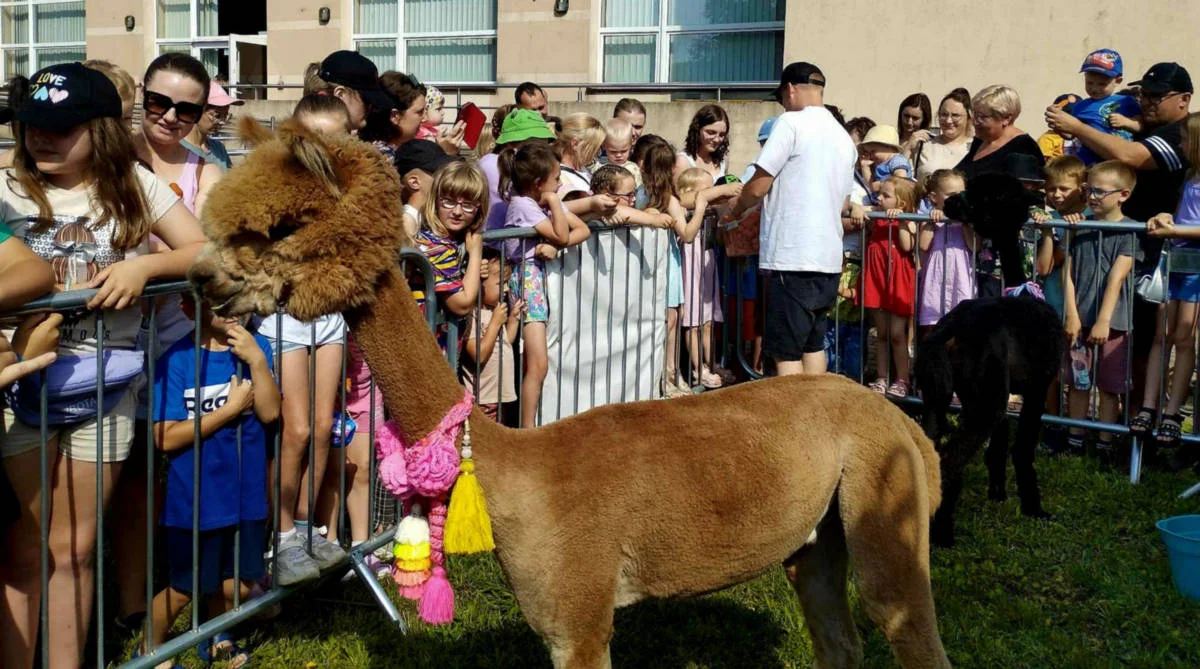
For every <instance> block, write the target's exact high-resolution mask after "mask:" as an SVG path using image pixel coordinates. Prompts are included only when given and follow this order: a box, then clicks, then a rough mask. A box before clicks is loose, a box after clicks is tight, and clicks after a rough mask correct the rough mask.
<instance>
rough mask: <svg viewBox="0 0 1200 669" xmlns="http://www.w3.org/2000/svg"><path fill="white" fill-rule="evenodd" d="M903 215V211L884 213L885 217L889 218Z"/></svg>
mask: <svg viewBox="0 0 1200 669" xmlns="http://www.w3.org/2000/svg"><path fill="white" fill-rule="evenodd" d="M903 213H904V210H903V209H888V210H887V211H885V212H883V214H884V216H887V217H888V218H896V217H898V216H899V215H900V214H903Z"/></svg>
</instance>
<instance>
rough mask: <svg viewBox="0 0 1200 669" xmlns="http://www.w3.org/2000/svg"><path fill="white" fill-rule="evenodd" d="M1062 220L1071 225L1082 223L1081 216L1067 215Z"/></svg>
mask: <svg viewBox="0 0 1200 669" xmlns="http://www.w3.org/2000/svg"><path fill="white" fill-rule="evenodd" d="M1063 220H1064V221H1066V222H1067V223H1070V224H1071V225H1075V224H1076V223H1081V222H1083V214H1067V215H1066V216H1063Z"/></svg>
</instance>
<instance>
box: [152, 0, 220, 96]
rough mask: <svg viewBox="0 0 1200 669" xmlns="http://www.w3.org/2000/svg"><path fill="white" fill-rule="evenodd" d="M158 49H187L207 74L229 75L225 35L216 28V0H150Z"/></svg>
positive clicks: (183, 51)
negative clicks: (152, 6)
mask: <svg viewBox="0 0 1200 669" xmlns="http://www.w3.org/2000/svg"><path fill="white" fill-rule="evenodd" d="M154 5H155V11H154V18H155V22H156V23H157V27H156V28H155V30H156V33H155V36H156V37H157V38H158V39H157V42H158V53H159V54H160V55H161V54H164V53H170V52H182V53H190V54H191V55H193V56H195V57H196V58H197V59H199V60H200V62H202V63H204V67H205V69H207V70H208V74H209V76H214V77H215V76H217V75H222V76H225V77H228V75H229V38H228V36H224V37H223V36H221V34H220V33H219V32H218V30H217V17H218V7H219V0H154Z"/></svg>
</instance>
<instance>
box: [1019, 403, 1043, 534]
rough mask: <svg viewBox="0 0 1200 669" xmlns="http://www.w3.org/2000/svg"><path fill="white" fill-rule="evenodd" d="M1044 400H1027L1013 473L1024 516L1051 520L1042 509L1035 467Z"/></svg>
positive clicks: (1022, 412)
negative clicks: (1034, 460)
mask: <svg viewBox="0 0 1200 669" xmlns="http://www.w3.org/2000/svg"><path fill="white" fill-rule="evenodd" d="M1045 396H1046V393H1045V392H1039V393H1037V394H1033V395H1031V397H1030V399H1035V398H1045ZM1044 410H1045V400H1044V399H1043V400H1042V401H1041V402H1037V401H1035V402H1030V401H1029V399H1027V400H1025V404H1024V405H1023V406H1022V407H1021V417H1020V419H1018V422H1017V439H1016V441H1015V442H1014V443H1013V470H1014V471H1015V472H1016V475H1017V494H1018V495H1019V496H1020V497H1021V513H1023V514H1025V515H1026V516H1031V517H1033V518H1049V517H1050V514H1048V513H1046V511H1045V510H1044V509H1043V508H1042V493H1041V490H1040V489H1039V488H1038V482H1037V471H1035V470H1034V468H1033V457H1034V454H1035V453H1036V452H1037V444H1038V436H1039V434H1040V433H1041V429H1042V412H1043V411H1044Z"/></svg>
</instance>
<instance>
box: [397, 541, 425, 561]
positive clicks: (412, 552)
mask: <svg viewBox="0 0 1200 669" xmlns="http://www.w3.org/2000/svg"><path fill="white" fill-rule="evenodd" d="M392 555H394V556H395V557H396V559H397V560H424V559H426V558H428V557H429V544H428V543H422V544H417V545H415V546H413V545H410V544H396V545H395V546H394V547H393V548H392Z"/></svg>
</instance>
